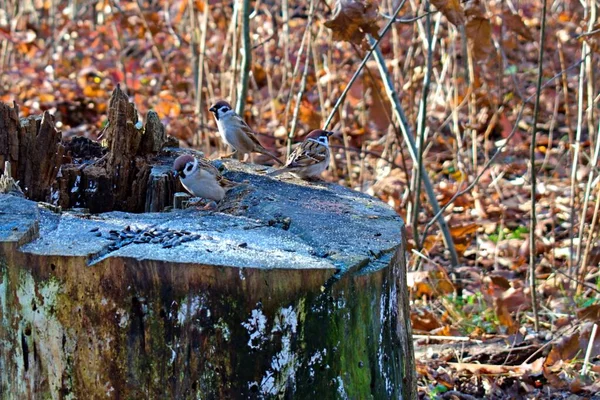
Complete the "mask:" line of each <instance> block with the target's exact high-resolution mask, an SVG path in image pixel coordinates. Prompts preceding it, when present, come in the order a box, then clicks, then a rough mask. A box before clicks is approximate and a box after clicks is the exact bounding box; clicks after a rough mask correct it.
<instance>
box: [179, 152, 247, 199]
mask: <svg viewBox="0 0 600 400" xmlns="http://www.w3.org/2000/svg"><path fill="white" fill-rule="evenodd" d="M173 170H174V171H175V176H179V179H180V180H181V183H182V185H183V187H184V188H185V189H186V190H187V191H188V192H190V194H192V195H193V196H196V197H202V198H204V199H210V200H214V201H216V202H219V201H221V200H223V198H224V197H225V192H227V191H228V190H229V189H232V188H234V187H236V186H238V185H240V184H239V183H237V182H232V181H230V180H229V179H226V178H224V177H223V176H222V175H221V173H220V172H219V170H218V169H217V168H216V167H215V166H214V165H212V164H211V163H210V162H208V161H207V160H204V159H198V158H195V157H192V156H191V155H189V154H184V155H182V156H179V157H177V159H175V162H174V163H173Z"/></svg>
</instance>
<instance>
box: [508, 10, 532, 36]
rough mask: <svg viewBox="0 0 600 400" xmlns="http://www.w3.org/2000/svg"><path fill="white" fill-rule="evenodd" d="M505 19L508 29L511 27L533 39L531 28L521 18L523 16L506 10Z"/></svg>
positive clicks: (512, 29) (517, 32)
mask: <svg viewBox="0 0 600 400" xmlns="http://www.w3.org/2000/svg"><path fill="white" fill-rule="evenodd" d="M503 19H504V25H505V26H506V27H507V28H508V29H510V30H511V31H513V32H515V33H516V34H518V35H521V36H522V37H524V38H525V39H527V40H533V35H532V34H531V31H530V30H529V28H528V27H527V25H525V23H524V22H523V19H522V18H521V16H520V15H519V14H513V13H512V12H510V11H505V12H504V15H503Z"/></svg>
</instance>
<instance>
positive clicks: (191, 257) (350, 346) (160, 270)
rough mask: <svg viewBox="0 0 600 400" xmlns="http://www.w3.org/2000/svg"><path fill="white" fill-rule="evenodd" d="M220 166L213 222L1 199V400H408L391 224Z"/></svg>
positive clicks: (308, 189)
mask: <svg viewBox="0 0 600 400" xmlns="http://www.w3.org/2000/svg"><path fill="white" fill-rule="evenodd" d="M223 164H224V167H225V171H224V174H225V176H226V177H227V178H228V179H231V180H234V181H239V182H241V181H244V180H247V181H248V185H246V186H240V187H238V188H235V189H233V190H231V191H230V192H229V193H228V197H227V198H226V199H225V201H224V202H222V203H221V204H220V205H219V211H220V212H217V213H215V212H209V211H198V210H196V209H187V210H177V211H173V212H168V213H142V214H130V213H123V212H111V213H106V214H98V215H94V216H93V217H90V216H89V215H78V214H72V213H68V212H66V213H65V212H63V213H62V214H54V213H52V212H50V211H49V210H46V209H40V208H39V207H37V205H36V204H35V203H32V202H29V201H27V200H24V199H19V198H16V197H12V196H0V209H2V210H5V213H0V367H1V368H2V374H0V398H6V397H9V398H63V397H70V396H72V397H75V398H103V397H106V396H108V397H117V398H131V399H146V398H176V399H188V398H207V399H238V398H239V399H247V398H265V399H271V398H301V399H305V398H312V397H316V396H318V397H321V398H324V399H329V398H351V399H368V398H373V399H400V398H402V399H414V398H416V392H415V386H414V385H415V380H414V379H415V371H414V360H413V356H412V351H413V350H412V340H411V334H410V319H409V318H408V315H409V314H408V312H409V309H408V297H407V291H406V275H405V269H406V265H405V247H404V241H403V238H404V228H403V224H402V221H401V219H400V218H399V217H398V216H397V215H396V214H395V212H394V211H393V210H392V209H391V208H389V207H387V206H386V205H385V204H383V203H381V202H380V201H378V200H376V199H373V198H371V197H369V196H367V195H364V194H361V193H358V192H355V191H352V190H350V189H345V188H342V187H339V186H337V185H334V184H326V183H318V184H310V183H306V182H302V181H296V180H290V181H278V180H274V179H270V178H268V177H265V176H262V175H259V173H258V171H259V169H260V168H259V167H256V169H254V168H255V167H253V166H251V165H243V164H240V163H238V162H235V161H227V162H224V163H223Z"/></svg>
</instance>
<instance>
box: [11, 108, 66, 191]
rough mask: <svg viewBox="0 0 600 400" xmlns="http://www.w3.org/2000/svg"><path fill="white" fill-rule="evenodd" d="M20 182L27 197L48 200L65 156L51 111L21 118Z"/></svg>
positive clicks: (18, 168)
mask: <svg viewBox="0 0 600 400" xmlns="http://www.w3.org/2000/svg"><path fill="white" fill-rule="evenodd" d="M20 125H21V126H20V133H19V139H20V140H19V157H18V163H17V164H18V166H17V179H18V180H19V184H20V186H21V188H22V189H23V192H24V193H25V195H26V196H27V198H29V199H32V200H36V201H47V200H48V199H49V195H50V187H51V185H52V183H53V182H54V179H55V178H56V175H57V173H58V171H59V169H60V165H61V162H62V156H63V154H64V146H63V145H62V143H61V136H62V135H61V133H60V132H59V131H58V130H57V129H56V128H55V126H54V117H52V115H51V114H50V113H49V112H47V111H46V112H44V114H43V115H42V116H41V117H40V116H30V117H28V118H24V119H21V121H20Z"/></svg>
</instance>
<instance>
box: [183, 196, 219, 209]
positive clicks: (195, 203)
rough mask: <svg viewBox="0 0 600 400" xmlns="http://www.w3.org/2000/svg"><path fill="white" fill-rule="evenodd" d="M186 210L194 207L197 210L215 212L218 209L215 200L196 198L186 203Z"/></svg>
mask: <svg viewBox="0 0 600 400" xmlns="http://www.w3.org/2000/svg"><path fill="white" fill-rule="evenodd" d="M184 207H185V208H189V207H194V208H196V209H197V210H209V211H214V210H216V209H217V203H216V202H215V201H213V200H208V199H202V198H195V199H194V200H191V201H188V202H186V204H185V206H184Z"/></svg>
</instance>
